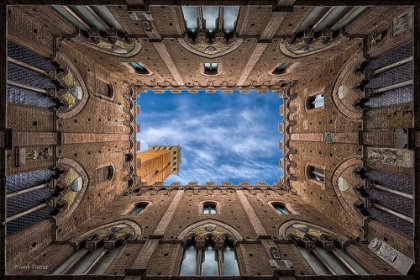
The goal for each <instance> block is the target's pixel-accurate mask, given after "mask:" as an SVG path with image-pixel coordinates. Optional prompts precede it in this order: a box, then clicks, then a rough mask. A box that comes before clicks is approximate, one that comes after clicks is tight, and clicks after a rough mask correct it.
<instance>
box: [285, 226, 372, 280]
mask: <svg viewBox="0 0 420 280" xmlns="http://www.w3.org/2000/svg"><path fill="white" fill-rule="evenodd" d="M286 236H287V239H288V240H289V241H292V242H293V243H295V244H296V245H297V248H298V250H299V252H300V253H301V254H302V256H303V257H304V258H305V260H306V261H307V262H308V264H309V265H310V266H311V268H312V269H313V271H314V272H315V274H316V275H351V274H357V275H368V274H369V273H368V272H367V271H366V270H365V269H364V268H363V266H361V265H360V264H359V263H357V261H356V260H354V259H353V258H352V257H351V256H350V255H348V254H347V253H346V252H345V251H344V250H341V249H340V248H337V247H336V246H335V244H334V239H333V238H332V237H331V236H330V235H329V234H328V233H326V232H324V231H322V230H320V229H318V228H315V227H312V226H309V225H304V224H294V225H292V226H290V227H289V228H288V229H287V231H286Z"/></svg>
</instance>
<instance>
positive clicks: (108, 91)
mask: <svg viewBox="0 0 420 280" xmlns="http://www.w3.org/2000/svg"><path fill="white" fill-rule="evenodd" d="M96 92H97V93H98V94H99V95H101V96H105V97H107V98H112V97H113V96H114V93H113V90H112V86H111V85H110V84H108V83H106V82H104V81H102V80H101V79H96Z"/></svg>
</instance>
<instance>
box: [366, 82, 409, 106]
mask: <svg viewBox="0 0 420 280" xmlns="http://www.w3.org/2000/svg"><path fill="white" fill-rule="evenodd" d="M408 102H413V86H412V85H410V86H406V87H402V88H397V89H394V90H390V91H387V92H384V93H382V94H380V95H377V96H374V97H371V98H370V99H369V100H368V101H367V102H366V103H365V105H366V106H369V107H371V108H378V107H383V106H389V105H395V104H402V103H408Z"/></svg>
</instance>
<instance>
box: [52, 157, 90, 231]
mask: <svg viewBox="0 0 420 280" xmlns="http://www.w3.org/2000/svg"><path fill="white" fill-rule="evenodd" d="M57 164H59V165H60V164H63V165H68V166H71V167H72V168H74V170H75V171H76V172H77V173H78V175H79V176H80V178H81V179H82V182H83V184H82V188H81V190H80V191H79V192H77V197H76V198H75V199H74V200H72V204H70V205H69V208H68V209H66V210H65V211H63V212H62V213H61V214H60V215H58V216H57V217H56V223H57V226H59V225H61V224H62V223H64V221H65V220H67V219H68V218H69V217H70V216H71V215H72V214H73V212H74V211H75V210H76V208H77V206H78V205H79V203H80V202H81V201H82V199H83V196H84V194H85V193H86V190H87V189H88V186H89V177H88V175H87V172H86V170H85V169H84V168H83V166H81V165H80V164H79V163H78V162H77V161H75V160H72V159H69V158H63V159H58V161H57ZM69 187H70V185H69ZM67 191H68V190H67Z"/></svg>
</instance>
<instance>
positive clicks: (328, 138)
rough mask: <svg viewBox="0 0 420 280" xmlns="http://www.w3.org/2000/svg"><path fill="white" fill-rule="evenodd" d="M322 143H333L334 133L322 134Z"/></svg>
mask: <svg viewBox="0 0 420 280" xmlns="http://www.w3.org/2000/svg"><path fill="white" fill-rule="evenodd" d="M324 142H325V143H328V144H333V143H335V133H334V132H325V133H324Z"/></svg>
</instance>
